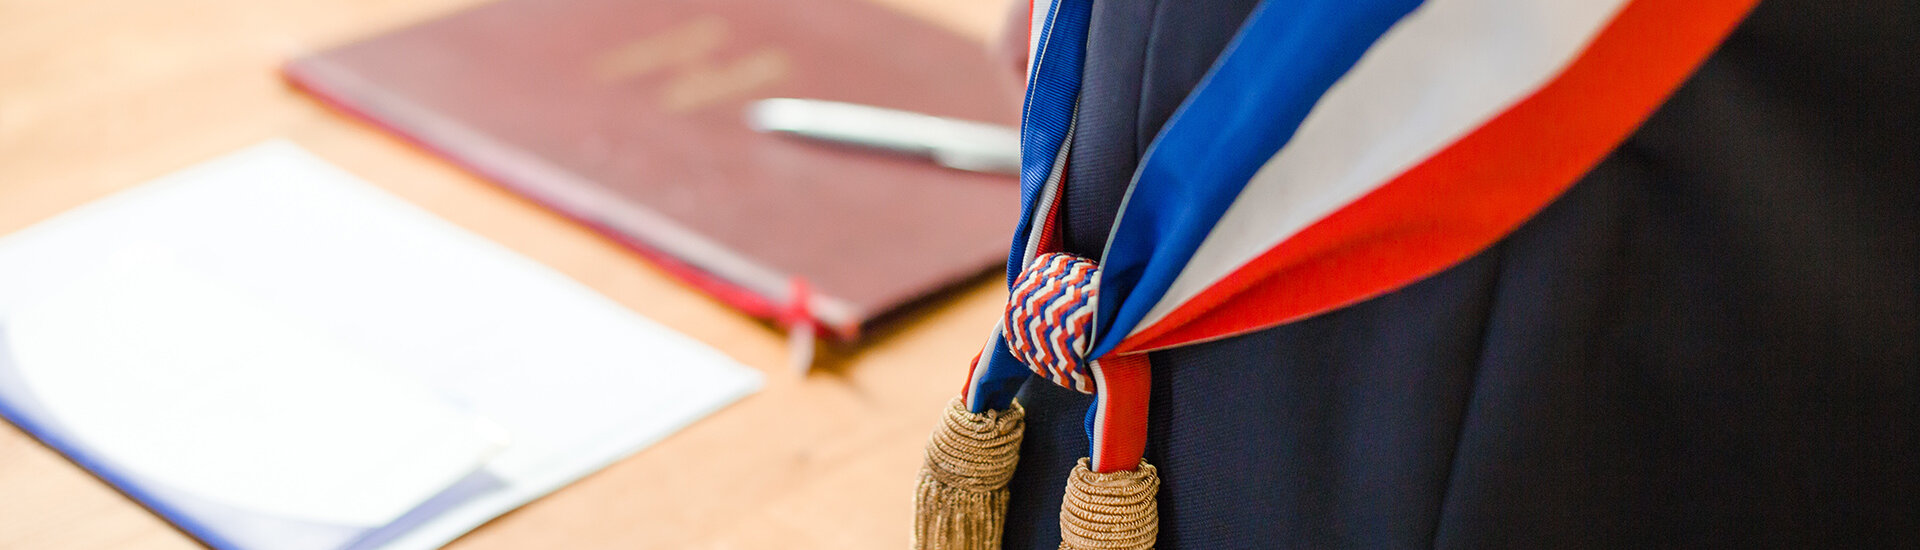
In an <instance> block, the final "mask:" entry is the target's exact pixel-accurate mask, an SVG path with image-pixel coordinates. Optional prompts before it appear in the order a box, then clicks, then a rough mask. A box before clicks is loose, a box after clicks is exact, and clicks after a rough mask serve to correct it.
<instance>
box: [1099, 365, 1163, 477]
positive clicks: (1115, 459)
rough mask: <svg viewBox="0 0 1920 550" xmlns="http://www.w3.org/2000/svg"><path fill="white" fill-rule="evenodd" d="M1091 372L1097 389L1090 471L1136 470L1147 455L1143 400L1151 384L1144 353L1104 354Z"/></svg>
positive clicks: (1145, 419)
mask: <svg viewBox="0 0 1920 550" xmlns="http://www.w3.org/2000/svg"><path fill="white" fill-rule="evenodd" d="M1092 370H1093V376H1094V380H1095V382H1094V383H1095V384H1097V385H1098V386H1099V391H1098V393H1097V394H1095V397H1096V399H1097V400H1098V401H1097V403H1096V405H1095V406H1097V407H1099V410H1098V411H1096V415H1097V416H1096V417H1095V418H1096V422H1098V424H1097V425H1096V426H1094V432H1093V449H1091V450H1090V451H1089V452H1088V455H1090V457H1091V459H1092V460H1091V462H1092V463H1093V464H1092V469H1093V471H1095V472H1100V473H1112V472H1124V471H1129V470H1133V469H1134V468H1138V467H1140V458H1141V457H1142V456H1144V455H1145V454H1146V452H1147V398H1148V394H1149V393H1150V392H1149V391H1148V390H1149V389H1150V388H1151V386H1152V383H1153V372H1152V367H1151V365H1150V364H1149V363H1148V361H1147V354H1144V353H1139V354H1133V355H1108V356H1106V357H1102V358H1100V360H1099V362H1098V364H1097V365H1095V366H1094V367H1093V369H1092Z"/></svg>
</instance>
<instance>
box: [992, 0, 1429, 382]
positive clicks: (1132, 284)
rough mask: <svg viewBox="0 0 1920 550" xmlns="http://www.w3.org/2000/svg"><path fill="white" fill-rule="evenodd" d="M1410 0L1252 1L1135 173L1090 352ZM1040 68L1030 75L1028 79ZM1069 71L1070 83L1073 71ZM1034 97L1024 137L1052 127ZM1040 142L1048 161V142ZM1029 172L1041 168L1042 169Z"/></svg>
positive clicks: (1116, 333) (1041, 79) (1134, 317)
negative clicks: (1254, 5)
mask: <svg viewBox="0 0 1920 550" xmlns="http://www.w3.org/2000/svg"><path fill="white" fill-rule="evenodd" d="M1063 3H1066V2H1063ZM1419 5H1420V0H1294V1H1284V0H1269V1H1267V2H1264V3H1262V4H1261V5H1260V6H1259V7H1257V8H1255V10H1254V12H1253V14H1252V15H1251V16H1249V17H1248V19H1247V23H1246V24H1244V25H1242V26H1241V30H1240V33H1239V34H1238V35H1237V36H1236V37H1235V38H1234V40H1233V42H1232V43H1229V44H1228V45H1227V48H1226V53H1225V54H1222V55H1221V57H1220V59H1219V60H1218V61H1216V62H1215V64H1214V66H1213V68H1212V69H1211V70H1210V71H1209V73H1208V74H1207V76H1206V77H1205V78H1204V79H1202V80H1201V83H1200V85H1199V86H1198V87H1196V89H1195V91H1194V92H1193V93H1192V94H1190V95H1188V97H1187V100H1186V102H1185V103H1184V104H1182V105H1181V107H1180V109H1179V110H1177V111H1175V113H1174V115H1173V118H1172V119H1171V120H1170V121H1169V122H1168V123H1167V125H1166V126H1165V127H1164V128H1163V129H1162V130H1161V132H1160V134H1159V135H1158V136H1156V137H1155V139H1154V141H1153V143H1152V145H1150V146H1149V147H1148V148H1147V153H1146V156H1145V159H1144V160H1143V161H1142V162H1141V165H1140V168H1139V169H1138V170H1137V171H1136V172H1135V173H1134V178H1133V180H1134V181H1133V183H1132V186H1131V188H1130V189H1129V190H1128V191H1127V197H1126V199H1125V200H1124V201H1123V202H1122V203H1121V211H1120V214H1119V218H1118V220H1117V221H1116V222H1115V227H1114V231H1113V233H1112V235H1111V236H1110V237H1109V238H1108V240H1107V249H1106V251H1105V253H1104V254H1103V255H1102V258H1101V262H1100V263H1101V280H1100V309H1099V312H1098V315H1097V317H1096V323H1095V334H1096V335H1097V337H1098V338H1099V341H1098V343H1097V344H1096V345H1095V346H1094V349H1093V352H1092V354H1091V355H1090V357H1100V356H1102V355H1104V354H1106V353H1107V352H1109V351H1112V350H1113V349H1114V347H1115V346H1118V345H1119V344H1120V341H1121V340H1123V339H1125V338H1126V336H1127V334H1129V333H1131V332H1132V331H1133V329H1134V326H1135V325H1136V324H1138V323H1139V322H1140V320H1141V318H1142V317H1145V316H1146V314H1147V311H1148V310H1150V309H1152V308H1153V306H1154V304H1155V302H1158V301H1159V300H1160V297H1161V296H1163V295H1164V294H1165V293H1166V291H1167V288H1168V287H1169V286H1171V285H1172V284H1173V280H1174V278H1176V277H1178V276H1179V274H1180V272H1181V270H1183V269H1184V268H1185V267H1186V265H1187V261H1188V260H1189V259H1191V258H1192V257H1193V253H1194V251H1195V250H1196V249H1198V248H1199V247H1200V243H1201V241H1203V240H1205V239H1206V237H1207V234H1208V233H1209V232H1211V231H1212V230H1213V226H1214V223H1215V222H1217V221H1218V220H1219V219H1220V217H1221V216H1222V215H1223V214H1225V212H1226V210H1227V207H1228V206H1229V205H1231V204H1232V203H1233V200H1234V198H1235V197H1237V196H1238V195H1239V194H1240V190H1241V189H1242V188H1243V187H1245V186H1246V183H1247V180H1249V179H1250V178H1252V177H1253V174H1254V172H1256V171H1258V170H1259V169H1260V166H1261V165H1263V164H1265V163H1266V162H1267V159H1269V158H1271V157H1272V156H1273V154H1274V152H1275V151H1278V150H1279V149H1280V147H1281V146H1282V145H1284V144H1285V143H1286V141H1287V140H1289V139H1291V138H1292V137H1293V133H1294V131H1295V130H1296V129H1298V128H1299V126H1300V122H1301V121H1302V120H1304V119H1305V118H1306V116H1307V112H1308V111H1309V110H1310V109H1312V107H1313V105H1314V103H1316V102H1317V101H1319V99H1320V96H1321V95H1323V94H1325V93H1326V91H1327V89H1328V88H1330V87H1332V86H1333V84H1334V82H1335V81H1337V80H1339V79H1340V77H1341V76H1342V75H1345V74H1346V73H1347V71H1348V70H1349V69H1351V68H1352V67H1353V64H1354V63H1355V62H1357V61H1359V59H1360V56H1361V54H1363V53H1365V52H1366V51H1367V48H1369V47H1371V46H1372V45H1373V43H1374V42H1375V41H1376V40H1378V39H1379V38H1380V35H1382V34H1385V33H1386V31H1387V29H1389V28H1391V27H1392V26H1393V24H1394V23H1396V22H1398V21H1399V20H1400V19H1401V18H1403V17H1405V16H1406V15H1407V14H1408V13H1409V12H1411V11H1413V9H1414V8H1416V7H1418V6H1419ZM1082 25H1084V22H1083V23H1082ZM1054 26H1055V27H1056V29H1057V28H1058V27H1059V25H1058V24H1056V25H1054ZM1082 28H1083V29H1084V26H1083V27H1082ZM1082 32H1084V31H1082ZM1076 53H1079V52H1076ZM1044 68H1045V67H1042V69H1044ZM1076 69H1077V66H1076ZM1047 78H1048V77H1047V75H1045V74H1040V75H1039V76H1038V77H1037V79H1036V80H1037V82H1036V84H1044V83H1045V82H1046V79H1047ZM1073 81H1074V82H1073V83H1074V85H1075V88H1078V84H1079V82H1078V81H1079V75H1078V74H1075V75H1073ZM1034 87H1038V86H1034ZM1030 97H1032V96H1030ZM1042 107H1043V106H1042V105H1038V104H1036V103H1035V102H1034V101H1033V100H1031V99H1030V100H1029V102H1028V111H1029V112H1028V123H1027V125H1026V127H1025V134H1026V135H1027V136H1032V135H1033V134H1037V133H1040V132H1037V131H1035V130H1036V128H1049V129H1050V128H1051V126H1045V127H1042V126H1038V123H1037V122H1036V119H1040V118H1042V117H1041V116H1040V115H1041V113H1040V112H1039V110H1040V109H1041V108H1042ZM1049 108H1053V107H1049ZM1058 108H1059V109H1060V111H1059V112H1057V113H1050V116H1049V117H1047V118H1049V119H1051V118H1059V119H1060V120H1061V121H1062V122H1060V123H1059V124H1060V125H1061V130H1060V133H1062V134H1064V133H1065V122H1064V121H1065V120H1067V118H1068V114H1069V112H1070V108H1071V103H1070V102H1069V103H1068V106H1067V107H1058ZM1028 141H1029V142H1033V141H1040V140H1038V139H1029V140H1028ZM1055 143H1056V145H1057V142H1055ZM1044 151H1045V152H1046V155H1045V156H1046V157H1047V159H1048V160H1049V161H1050V160H1051V159H1052V153H1053V152H1054V149H1044ZM1035 152H1037V151H1036V150H1035V149H1025V153H1026V156H1025V158H1024V160H1025V161H1026V164H1025V165H1024V167H1023V168H1024V170H1025V173H1023V174H1022V183H1023V185H1024V186H1025V187H1024V188H1023V192H1024V193H1023V197H1026V196H1031V195H1032V193H1033V192H1034V191H1036V190H1037V188H1035V187H1033V186H1034V182H1036V181H1039V180H1036V179H1035V178H1034V177H1033V176H1034V174H1035V167H1034V161H1035V155H1034V153H1035ZM1039 177H1040V178H1041V179H1044V178H1045V177H1046V172H1045V168H1042V169H1040V171H1039ZM1029 200H1030V199H1029ZM1029 204H1030V203H1029ZM1029 212H1031V207H1029ZM1025 226H1026V224H1025V223H1024V222H1023V223H1022V227H1023V228H1024V227H1025ZM1016 242H1017V243H1018V242H1022V241H1016ZM1009 267H1010V269H1017V268H1018V266H1017V265H1015V264H1012V263H1010V264H1009Z"/></svg>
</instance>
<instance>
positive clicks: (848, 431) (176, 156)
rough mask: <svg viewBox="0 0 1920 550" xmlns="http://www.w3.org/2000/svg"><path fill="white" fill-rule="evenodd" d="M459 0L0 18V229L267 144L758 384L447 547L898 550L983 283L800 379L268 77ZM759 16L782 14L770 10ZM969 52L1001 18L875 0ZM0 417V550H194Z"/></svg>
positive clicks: (559, 234) (718, 317)
mask: <svg viewBox="0 0 1920 550" xmlns="http://www.w3.org/2000/svg"><path fill="white" fill-rule="evenodd" d="M479 1H480V0H404V1H399V0H271V1H269V0H0V234H4V233H10V232H13V231H15V230H18V229H21V228H23V227H26V226H27V225H30V224H32V223H34V222H37V221H40V220H43V219H46V218H48V217H51V216H53V215H55V214H58V213H60V212H62V211H64V210H67V209H69V208H72V207H75V206H78V205H80V204H83V203H86V202H88V201H91V200H94V199H98V198H100V197H103V196H106V195H108V194H110V193H113V192H115V191H119V190H122V189H126V188H128V187H131V186H134V185H137V184H139V183H141V182H144V181H146V180H148V179H151V178H153V177H156V176H159V175H162V174H165V173H168V172H170V171H173V170H176V169H179V168H182V167H185V166H188V165H191V164H194V163H196V162H199V161H202V160H206V159H210V158H213V157H215V156H219V155H221V154H223V153H226V152H230V151H232V150H234V149H237V148H240V147H244V146H246V145H250V144H253V143H256V142H259V141H262V140H266V139H270V138H276V137H284V138H288V139H291V140H292V141H294V142H295V143H298V144H300V145H302V146H304V147H306V148H307V149H309V150H311V151H313V152H314V153H316V154H318V155H319V156H321V157H323V158H325V159H327V160H328V161H331V162H333V163H335V164H337V165H339V166H341V167H343V168H345V169H347V170H348V171H350V172H353V173H355V174H358V175H359V176H361V177H363V178H365V179H367V180H369V181H371V182H373V183H374V184H376V185H379V186H381V187H384V188H386V189H388V190H390V191H392V192H394V193H396V194H398V195H400V196H401V197H404V198H405V199H407V200H409V201H411V202H413V203H416V204H418V205H421V206H423V207H425V208H426V209H428V210H431V211H433V212H434V213H436V214H438V215H440V216H442V217H445V218H447V219H448V220H451V221H452V222H453V223H456V224H458V225H461V226H463V227H466V228H467V229H469V230H472V231H474V232H476V233H479V234H480V235H483V236H485V237H487V238H490V239H493V240H495V241H498V242H500V243H503V244H505V245H506V246H507V247H509V248H512V249H514V250H516V251H519V252H520V253H522V254H525V255H527V256H530V257H532V258H534V259H535V260H538V261H540V262H541V263H544V264H546V265H548V266H552V267H553V268H555V269H558V270H559V271H560V272H562V273H565V274H567V275H568V276H571V277H573V278H574V279H577V280H579V281H581V282H583V283H585V284H587V285H588V286H590V287H593V288H594V289H596V290H598V291H600V292H601V293H603V294H605V295H607V296H608V297H610V298H612V299H613V300H614V301H617V302H619V303H621V304H623V305H625V306H627V307H630V308H632V309H633V310H635V311H638V312H640V313H641V314H644V315H646V316H648V317H651V318H653V319H655V320H658V321H660V322H662V323H664V324H666V325H668V326H670V327H673V328H675V329H678V330H680V331H682V332H685V333H687V334H690V335H692V336H693V337H695V338H698V339H700V340H702V341H705V342H706V343H708V344H710V345H713V346H715V347H717V348H719V349H721V350H723V351H725V352H727V353H728V354H731V355H732V356H733V357H735V358H736V359H738V360H739V361H741V362H742V363H745V364H747V365H751V366H753V367H755V368H758V369H761V370H762V371H764V372H765V373H766V375H767V385H766V388H765V389H764V390H763V391H761V392H760V393H758V394H755V395H753V396H751V397H749V398H747V399H745V400H743V401H741V402H739V403H738V404H735V405H733V406H731V407H729V408H727V409H725V410H723V411H721V412H720V413H718V414H715V415H713V416H712V417H709V418H707V419H705V420H702V421H700V422H698V423H696V424H694V425H693V426H692V427H690V428H688V429H686V430H684V431H682V432H679V433H677V434H675V435H673V436H672V437H670V438H668V439H666V440H665V441H663V442H661V443H659V444H657V445H654V446H653V447H651V448H648V449H646V450H644V451H641V452H640V453H639V454H636V455H634V456H633V457H631V458H628V459H626V460H623V461H621V462H619V463H617V464H615V465H613V466H612V467H610V468H607V469H606V470H603V471H601V472H599V473H596V474H593V475H591V476H589V477H587V478H586V479H584V480H582V481H580V482H578V483H575V484H573V485H572V486H569V487H567V488H565V489H562V490H560V491H559V492H557V493H554V494H552V495H550V496H547V497H545V498H542V499H540V500H538V501H535V502H533V503H532V504H530V505H528V506H526V507H524V508H521V509H519V510H517V511H514V512H512V513H509V514H507V515H506V516H504V517H501V518H500V519H498V520H495V521H494V522H492V523H489V524H487V525H486V526H483V527H481V528H480V529H478V530H476V531H474V532H473V533H471V534H469V535H467V536H466V537H465V538H462V539H460V540H459V541H457V542H455V543H454V544H453V545H452V547H453V548H464V549H482V548H716V549H717V548H782V549H807V548H835V549H839V548H904V547H905V545H906V540H907V536H908V535H907V532H908V527H909V526H910V525H911V521H912V511H911V510H910V509H909V508H910V506H911V499H912V496H911V495H912V493H911V490H912V483H913V476H914V472H915V470H916V468H918V465H919V461H920V458H919V455H920V448H921V444H922V442H923V441H924V438H925V437H926V434H927V430H928V429H929V428H930V427H931V426H932V425H933V422H934V420H935V419H936V418H937V414H938V411H939V408H940V406H941V405H942V404H943V403H944V402H945V401H946V400H947V399H948V398H950V397H951V396H952V395H953V393H954V392H955V391H956V390H957V389H958V384H959V382H960V377H961V376H962V373H961V369H962V368H964V362H965V361H966V360H967V359H968V358H970V357H971V356H972V354H973V353H974V352H975V351H976V350H977V349H978V346H979V345H980V341H981V340H980V339H981V338H982V337H984V336H985V335H986V333H987V331H989V330H991V328H992V327H993V323H994V318H995V317H996V315H997V314H998V309H999V304H1000V302H1001V300H1002V299H1003V295H1002V292H1001V290H999V285H997V284H993V283H991V282H989V281H986V280H982V281H978V282H976V283H973V284H971V285H969V286H967V287H965V288H962V289H959V290H957V291H955V292H952V293H950V294H948V295H946V296H944V297H942V298H939V299H936V300H934V301H933V302H932V303H930V304H926V305H922V306H919V307H917V308H915V309H914V310H912V313H911V314H910V315H907V316H905V317H906V318H905V319H902V320H900V321H896V322H893V323H891V324H889V325H887V326H884V327H882V328H881V329H880V330H878V331H877V332H876V333H874V334H873V335H872V336H873V337H872V338H871V339H870V340H868V341H867V342H866V343H865V344H863V345H861V346H860V347H858V348H851V349H845V350H835V351H830V352H829V353H828V354H827V357H825V361H824V363H823V366H822V368H821V369H820V370H817V371H816V372H815V373H814V374H813V375H812V376H809V377H806V378H804V379H801V378H799V377H798V376H796V375H794V374H792V373H790V372H788V370H787V369H786V367H785V365H784V364H783V363H784V361H785V349H784V345H785V344H784V337H783V335H782V334H780V333H779V332H777V331H776V330H774V329H772V328H770V327H768V326H766V325H764V324H761V323H759V322H756V321H754V320H752V319H749V318H746V317H744V316H742V315H739V314H737V313H735V312H734V311H732V310H729V309H728V308H726V307H725V306H723V305H721V304H719V303H718V302H715V301H713V300H711V299H709V298H706V297H705V296H702V295H700V294H698V293H696V292H695V291H693V290H692V289H690V288H688V287H686V286H684V285H681V284H679V283H677V282H675V281H673V280H672V279H670V278H668V277H667V276H666V275H664V274H663V273H662V272H661V271H660V270H658V269H656V268H654V267H653V266H651V265H648V264H647V263H645V262H643V261H641V260H639V259H638V258H636V257H635V256H633V255H630V254H628V253H627V252H625V251H623V250H622V249H620V248H619V247H617V246H615V245H614V244H612V243H611V242H609V241H607V240H605V239H602V238H599V237H597V236H595V235H594V234H592V233H590V232H588V231H586V230H584V229H582V228H581V227H579V226H577V225H574V224H572V223H570V222H568V221H566V220H564V219H562V218H560V217H558V216H556V215H554V214H552V213H550V212H547V211H545V210H542V209H540V208H538V207H536V206H534V205H532V204H531V203H528V202H526V201H524V200H521V199H519V198H516V197H515V196H513V195H510V194H507V193H505V192H503V191H501V190H499V189H498V188H495V187H493V186H491V185H489V184H487V183H485V182H483V181H480V180H478V179H476V178H475V177H474V176H471V175H469V174H467V173H465V172H462V171H460V170H458V169H456V168H454V167H452V166H451V165H449V164H447V163H445V162H441V161H439V160H437V159H435V158H434V157H431V156H428V155H426V154H425V153H423V152H421V151H420V150H418V149H415V148H412V147H409V146H407V145H405V144H403V143H401V142H399V141H397V140H395V139H393V138H390V137H388V136H386V135H384V134H381V133H379V132H376V131H374V130H373V129H371V128H370V127H368V126H364V125H361V124H358V123H355V122H353V121H350V120H348V119H346V118H344V117H342V116H340V115H337V114H335V113H333V112H330V111H327V110H325V109H324V108H322V107H321V106H320V105H318V104H317V103H315V102H313V101H311V100H309V99H307V98H305V97H303V96H300V95H298V94H296V93H295V92H294V91H292V90H290V89H288V88H287V87H286V86H285V85H284V84H282V83H281V81H280V80H279V78H278V77H277V75H276V73H275V70H276V68H277V67H278V66H279V64H280V63H282V62H283V61H285V60H286V59H288V58H290V57H292V56H295V55H299V54H302V53H305V52H310V51H314V50H317V49H320V48H324V47H327V46H330V45H333V44H338V43H341V42H345V41H348V40H351V39H354V38H357V37H360V36H365V35H367V34H369V33H373V32H378V31H381V30H385V29H390V28H394V27H396V26H400V25H404V24H407V23H411V22H415V21H420V20H424V19H427V18H432V17H435V16H437V15H441V14H445V13H449V12H452V11H455V10H458V9H461V8H463V7H466V6H468V5H471V4H475V3H478V2H479ZM770 1H779V0H770ZM875 1H878V2H881V3H883V4H887V5H889V6H892V7H894V8H897V9H900V10H902V11H905V12H908V13H911V14H913V15H916V16H919V17H922V18H925V19H927V20H930V21H933V22H935V23H937V24H940V25H942V26H944V27H947V28H950V29H952V30H954V31H955V32H957V33H960V34H962V35H964V36H967V37H970V38H973V39H976V40H979V41H981V42H983V43H984V42H985V41H987V40H988V39H989V37H990V36H991V35H992V34H993V32H994V28H995V27H996V25H997V23H998V21H999V19H1000V15H999V14H1000V13H1001V9H1002V7H1003V6H1004V1H1005V0H875ZM196 546H197V544H196V543H195V542H194V541H193V540H192V539H191V538H188V537H187V536H185V535H183V534H181V533H180V532H179V531H176V530H174V529H173V528H172V527H171V526H169V525H168V524H167V523H166V522H164V521H162V520H161V519H159V518H158V517H157V516H154V515H153V514H151V513H148V512H147V511H146V510H145V509H143V508H141V507H140V506H139V505H137V504H135V503H133V501H131V500H128V499H127V498H126V497H124V496H121V495H120V494H119V493H117V492H115V491H114V490H113V489H111V488H109V487H108V486H107V485H106V484H104V483H102V482H100V481H98V480H96V479H94V478H93V477H91V476H89V475H88V474H87V473H86V472H85V471H83V470H81V469H79V468H78V467H75V466H74V465H73V464H71V463H69V462H67V461H66V460H65V459H63V458H62V457H61V456H60V455H58V454H56V453H54V452H52V451H50V450H48V449H47V448H46V447H44V446H41V445H40V444H39V443H37V442H36V441H34V440H33V439H32V438H30V437H28V436H26V435H25V434H23V433H22V432H20V431H19V430H18V429H16V428H14V427H13V426H12V425H11V424H6V423H0V548H4V549H9V550H26V549H94V548H99V549H109V548H111V549H134V548H193V547H196Z"/></svg>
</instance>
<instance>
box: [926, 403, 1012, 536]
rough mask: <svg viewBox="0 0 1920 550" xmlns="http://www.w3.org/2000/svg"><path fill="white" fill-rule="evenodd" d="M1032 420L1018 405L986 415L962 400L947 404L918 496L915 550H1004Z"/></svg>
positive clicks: (930, 444) (929, 450) (929, 447)
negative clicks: (1010, 489) (1010, 499)
mask: <svg viewBox="0 0 1920 550" xmlns="http://www.w3.org/2000/svg"><path fill="white" fill-rule="evenodd" d="M1026 417H1027V411H1026V409H1023V408H1021V407H1020V403H1018V402H1015V403H1014V404H1013V407H1011V408H1009V409H1007V410H1004V411H987V412H985V413H980V414H975V413H972V412H968V411H967V408H966V406H965V404H964V403H963V402H961V400H960V399H957V398H956V399H954V400H953V402H952V403H950V404H948V405H947V413H946V416H945V417H944V419H943V420H942V422H941V425H940V427H939V428H936V429H934V431H933V436H932V437H930V438H928V440H927V461H926V463H925V464H924V465H922V466H921V467H920V488H919V491H918V492H917V493H915V494H914V496H913V508H914V518H913V548H914V550H999V548H1000V530H1001V528H1002V527H1005V526H1006V523H1007V481H1008V480H1011V479H1013V466H1014V463H1015V462H1018V461H1019V460H1020V436H1021V434H1023V433H1025V431H1026V422H1025V420H1026Z"/></svg>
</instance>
